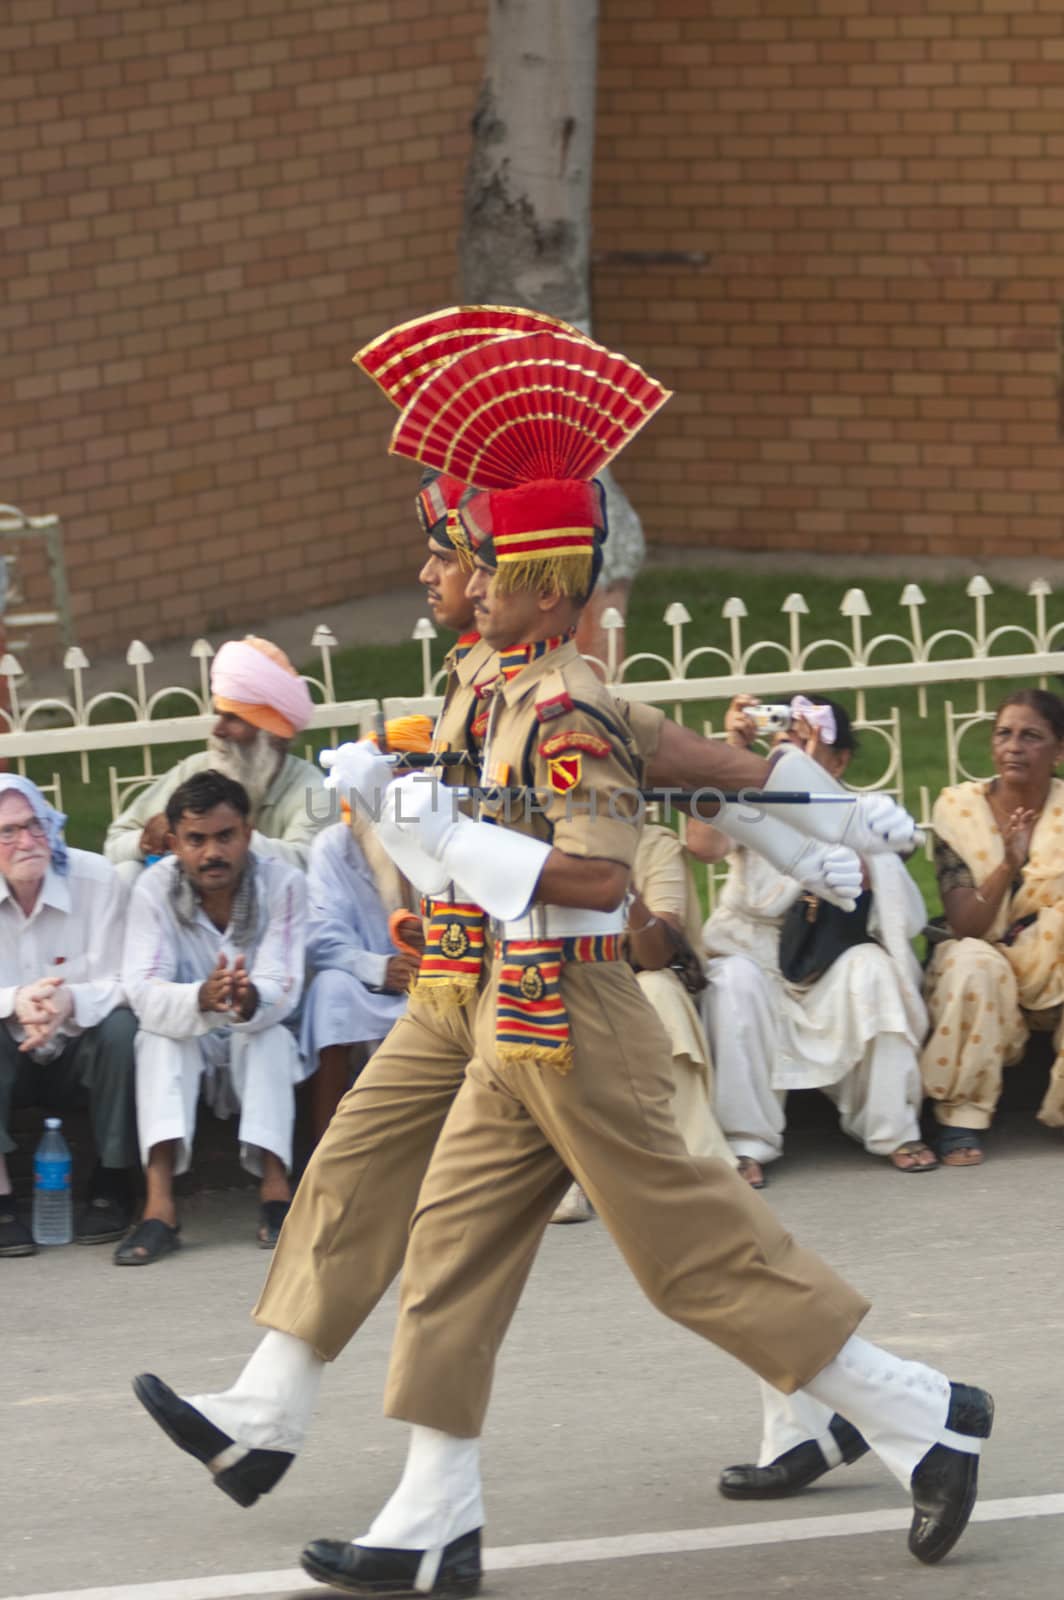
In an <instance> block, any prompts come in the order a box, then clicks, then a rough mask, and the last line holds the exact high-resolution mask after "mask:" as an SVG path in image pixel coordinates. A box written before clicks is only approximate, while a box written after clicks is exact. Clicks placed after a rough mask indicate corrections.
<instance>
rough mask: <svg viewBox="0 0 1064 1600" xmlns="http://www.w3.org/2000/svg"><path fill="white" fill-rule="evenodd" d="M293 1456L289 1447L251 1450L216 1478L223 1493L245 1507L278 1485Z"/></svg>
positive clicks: (217, 1474)
mask: <svg viewBox="0 0 1064 1600" xmlns="http://www.w3.org/2000/svg"><path fill="white" fill-rule="evenodd" d="M278 1457H280V1460H279V1459H278ZM294 1459H295V1458H294V1456H292V1455H290V1454H288V1452H287V1451H280V1450H250V1451H249V1452H248V1454H247V1455H246V1456H244V1457H243V1458H242V1459H241V1460H240V1461H238V1462H236V1463H235V1465H234V1466H231V1467H226V1469H225V1471H224V1472H219V1473H216V1474H215V1478H214V1481H215V1483H216V1484H217V1485H218V1488H219V1489H221V1491H222V1493H223V1494H227V1495H228V1496H229V1498H230V1500H235V1501H236V1503H237V1505H238V1506H243V1507H244V1509H245V1511H246V1510H247V1509H248V1508H249V1507H250V1506H253V1505H254V1504H255V1502H256V1500H258V1499H259V1498H260V1497H261V1496H262V1495H264V1494H269V1492H270V1490H271V1489H273V1488H275V1487H276V1486H277V1484H278V1483H279V1482H280V1481H281V1479H282V1478H283V1477H284V1475H285V1473H286V1472H287V1471H288V1468H289V1467H290V1466H291V1465H292V1462H293V1460H294Z"/></svg>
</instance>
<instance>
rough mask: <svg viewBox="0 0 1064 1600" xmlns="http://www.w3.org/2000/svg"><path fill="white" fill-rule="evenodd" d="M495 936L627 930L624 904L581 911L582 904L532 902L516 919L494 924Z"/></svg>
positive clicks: (556, 936)
mask: <svg viewBox="0 0 1064 1600" xmlns="http://www.w3.org/2000/svg"><path fill="white" fill-rule="evenodd" d="M491 932H492V936H493V937H494V938H496V939H580V938H585V937H592V936H594V935H596V934H600V933H623V932H624V907H623V905H621V906H618V907H617V909H616V911H582V910H581V909H580V907H579V906H533V907H532V909H531V911H526V912H525V915H524V916H523V917H517V918H516V919H515V920H514V921H513V922H495V921H493V922H492V924H491Z"/></svg>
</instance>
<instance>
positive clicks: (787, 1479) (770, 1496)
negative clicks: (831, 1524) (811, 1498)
mask: <svg viewBox="0 0 1064 1600" xmlns="http://www.w3.org/2000/svg"><path fill="white" fill-rule="evenodd" d="M828 1428H829V1429H830V1431H831V1434H832V1437H833V1438H834V1440H835V1443H836V1444H837V1445H838V1447H839V1449H840V1450H841V1451H842V1460H843V1463H844V1465H846V1466H849V1465H850V1463H851V1462H853V1461H859V1460H860V1458H861V1457H862V1456H863V1455H864V1454H865V1453H866V1452H867V1450H868V1446H867V1444H866V1443H865V1441H864V1439H863V1438H862V1437H861V1435H860V1434H859V1433H858V1432H857V1429H856V1428H855V1427H853V1426H852V1424H851V1423H849V1422H847V1421H846V1419H845V1418H844V1417H840V1416H839V1415H838V1413H836V1414H835V1416H833V1417H832V1419H831V1421H830V1422H829V1423H828ZM830 1471H831V1465H830V1463H829V1462H828V1461H827V1459H826V1457H825V1455H824V1452H823V1450H821V1448H820V1446H819V1445H818V1444H817V1442H816V1440H815V1439H807V1440H806V1441H805V1443H804V1444H796V1445H795V1446H794V1447H793V1449H790V1450H785V1451H784V1452H783V1454H782V1455H781V1456H777V1457H776V1459H775V1461H770V1462H769V1464H768V1466H767V1467H755V1466H739V1467H725V1468H724V1471H723V1472H722V1473H721V1475H720V1483H719V1484H718V1486H717V1487H718V1488H719V1489H720V1492H721V1494H722V1495H723V1496H724V1498H725V1499H726V1500H782V1499H783V1497H784V1496H785V1495H788V1494H797V1493H798V1491H799V1489H806V1488H808V1486H809V1485H810V1484H811V1483H815V1482H816V1480H817V1479H818V1478H822V1477H823V1476H824V1474H825V1472H830Z"/></svg>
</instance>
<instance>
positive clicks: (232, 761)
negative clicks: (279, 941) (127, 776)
mask: <svg viewBox="0 0 1064 1600" xmlns="http://www.w3.org/2000/svg"><path fill="white" fill-rule="evenodd" d="M211 694H212V697H213V700H214V709H215V711H216V712H217V713H218V721H217V722H216V723H215V725H214V729H213V731H212V733H211V734H210V736H209V738H208V740H207V748H206V750H202V751H200V753H199V754H198V755H194V756H186V757H185V759H184V761H179V762H178V763H177V765H176V767H171V769H170V771H169V772H164V773H163V775H162V777H160V778H156V780H155V782H154V783H152V784H149V786H148V787H147V788H146V789H142V790H141V791H140V792H139V793H138V794H137V797H136V799H135V800H133V801H131V802H130V804H129V805H128V806H127V807H126V808H125V810H124V811H123V812H122V813H121V814H120V815H119V816H117V817H116V818H115V820H114V821H113V822H112V823H111V826H110V827H109V828H108V830H107V838H106V839H105V841H104V847H103V853H104V855H105V856H106V857H107V859H108V861H113V862H114V863H115V864H116V865H117V866H118V867H119V870H120V871H121V873H122V876H123V878H124V879H125V881H126V882H127V883H130V884H132V883H135V882H136V880H137V878H138V877H139V875H140V872H141V870H142V868H143V867H144V865H145V864H146V863H148V862H150V861H152V860H153V859H154V858H155V857H157V856H161V855H164V854H165V853H166V850H167V844H166V838H167V834H168V832H169V823H168V822H167V820H166V804H167V801H168V800H169V798H170V796H171V795H172V794H173V792H174V790H175V789H176V788H177V787H178V786H179V785H180V784H182V783H184V782H185V781H186V780H187V779H188V778H191V777H192V776H193V775H194V774H195V773H197V772H204V771H206V769H207V768H208V767H210V768H211V769H212V770H213V771H215V772H222V773H224V774H225V776H226V777H227V778H232V779H233V780H234V781H235V782H236V783H239V784H241V785H242V786H243V788H244V789H246V790H247V794H248V798H249V800H250V802H251V819H252V824H253V826H254V830H255V831H254V834H253V836H252V849H253V850H254V851H255V854H256V855H257V856H260V857H264V858H265V859H266V860H269V861H287V862H288V863H289V864H290V865H291V866H293V867H299V868H300V869H301V870H302V871H304V872H305V871H306V868H307V862H308V860H309V858H310V846H311V844H312V842H313V840H314V836H315V835H316V834H317V833H319V832H320V831H321V829H322V828H323V827H324V826H325V824H326V823H327V822H328V821H329V805H328V798H327V796H326V795H325V794H324V792H323V788H322V785H323V783H324V778H323V775H322V773H321V772H319V770H318V768H317V767H316V766H314V765H313V764H312V763H311V762H309V761H304V760H302V759H301V757H299V756H294V755H291V754H289V748H288V747H289V744H290V743H291V741H292V739H293V738H294V737H295V735H296V734H297V733H300V732H302V730H303V729H304V728H305V727H306V726H307V724H308V722H309V721H310V717H311V713H312V711H313V705H312V702H311V698H310V691H309V690H308V688H307V686H306V683H305V682H304V681H303V679H302V678H301V677H300V676H299V675H298V673H297V672H296V670H295V668H294V667H293V665H292V663H291V662H290V661H289V659H288V657H287V656H286V655H285V653H284V651H283V650H279V649H278V648H277V646H276V645H275V644H270V642H269V640H267V639H257V638H255V637H254V636H253V635H250V634H249V635H248V637H247V638H246V639H230V640H229V641H228V643H227V644H223V645H222V648H221V649H220V650H219V651H218V654H217V655H216V656H215V658H214V660H213V662H212V663H211Z"/></svg>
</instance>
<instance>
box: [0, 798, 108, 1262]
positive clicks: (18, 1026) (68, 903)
mask: <svg viewBox="0 0 1064 1600" xmlns="http://www.w3.org/2000/svg"><path fill="white" fill-rule="evenodd" d="M65 821H66V818H65V817H64V816H62V815H61V814H60V813H59V812H58V811H56V810H55V809H54V808H53V807H52V806H50V805H49V804H48V802H47V801H46V800H45V798H44V796H43V795H42V794H41V791H40V790H39V789H38V788H37V786H36V784H34V783H31V782H30V781H29V779H28V778H21V777H17V776H16V775H14V774H13V773H8V772H5V773H0V1021H2V1023H3V1026H2V1027H0V1256H23V1255H32V1254H33V1253H34V1250H35V1246H34V1243H33V1238H32V1236H31V1234H30V1232H29V1230H28V1229H27V1228H26V1226H25V1225H24V1224H23V1223H22V1222H20V1221H19V1218H18V1216H17V1214H16V1210H15V1202H14V1197H13V1195H12V1192H11V1182H10V1179H9V1177H8V1171H7V1162H6V1160H5V1156H6V1154H7V1152H8V1151H9V1150H13V1149H14V1148H15V1145H14V1141H13V1140H12V1138H11V1136H10V1133H9V1131H8V1128H9V1121H10V1112H11V1109H12V1107H14V1106H39V1107H44V1108H45V1109H47V1110H48V1111H49V1112H52V1113H58V1112H66V1111H67V1110H68V1109H71V1108H73V1107H74V1106H76V1105H77V1104H78V1103H79V1102H80V1101H81V1100H83V1099H84V1097H85V1096H86V1094H87V1096H88V1102H89V1106H90V1108H91V1117H92V1129H93V1136H94V1139H95V1143H96V1153H97V1166H96V1169H95V1171H94V1173H93V1175H92V1180H91V1184H90V1188H89V1195H88V1203H87V1205H86V1206H85V1209H84V1212H83V1213H82V1215H81V1217H80V1219H79V1220H78V1223H77V1228H76V1233H75V1237H76V1239H77V1241H78V1243H79V1244H103V1243H105V1242H107V1241H109V1240H113V1239H119V1238H121V1237H122V1235H123V1234H124V1233H125V1231H126V1229H127V1228H128V1226H129V1222H130V1218H131V1216H132V1210H133V1172H132V1170H131V1169H132V1168H133V1167H134V1166H135V1164H136V1159H137V1144H136V1136H135V1125H134V1112H133V1035H134V1032H135V1030H136V1023H135V1021H134V1018H133V1015H132V1013H131V1012H130V1011H129V1009H128V1007H127V1006H126V1005H125V1004H124V997H123V993H122V986H121V982H120V979H119V971H120V966H121V957H122V935H123V923H124V914H125V891H124V889H123V887H122V885H121V883H120V882H119V879H118V875H117V873H116V872H115V870H114V868H113V867H110V866H108V864H107V862H106V861H104V859H103V857H102V856H97V855H92V854H90V852H88V851H87V850H68V848H67V846H66V844H65V842H64V840H63V824H64V822H65Z"/></svg>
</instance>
